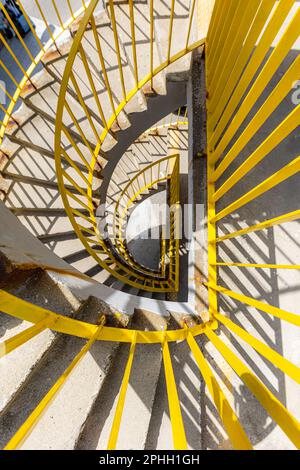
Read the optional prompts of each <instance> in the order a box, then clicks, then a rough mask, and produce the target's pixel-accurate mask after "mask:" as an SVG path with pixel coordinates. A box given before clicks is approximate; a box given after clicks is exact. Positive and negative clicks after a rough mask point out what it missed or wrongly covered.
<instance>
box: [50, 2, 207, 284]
mask: <svg viewBox="0 0 300 470" xmlns="http://www.w3.org/2000/svg"><path fill="white" fill-rule="evenodd" d="M97 4H98V2H97V0H92V1H91V2H90V4H89V6H88V8H87V11H86V14H85V16H84V19H83V20H82V21H81V23H80V25H79V29H78V31H77V33H76V36H75V38H74V43H73V46H72V49H71V51H70V54H69V58H68V61H67V64H66V68H65V73H64V77H63V80H62V86H61V90H60V96H59V102H58V108H57V119H56V132H55V158H56V171H57V177H58V183H59V187H60V192H61V195H62V198H63V202H64V206H65V209H66V212H67V214H68V217H69V219H70V221H71V223H72V225H73V227H74V230H75V231H76V233H77V235H78V237H79V238H80V240H81V241H82V243H83V245H84V246H85V248H86V250H87V251H88V252H89V254H90V255H91V256H93V257H94V259H95V260H96V261H97V262H98V263H99V264H100V266H102V267H103V268H104V269H105V270H107V271H108V272H109V273H110V274H112V275H113V276H115V277H116V278H117V279H119V280H121V281H123V282H124V283H126V284H129V285H132V286H133V287H136V288H139V289H144V290H148V291H153V290H157V291H160V292H170V291H172V289H174V286H170V285H169V284H168V283H164V284H163V285H161V284H158V285H157V286H156V287H155V288H154V285H149V283H148V281H147V279H145V278H144V277H142V276H139V275H136V273H135V272H134V271H133V270H132V269H130V268H128V266H127V265H126V264H125V263H121V262H120V261H119V259H117V258H116V257H115V256H114V255H113V253H111V250H110V249H109V248H108V247H107V245H106V243H105V241H104V240H103V238H102V236H101V233H100V232H99V230H98V222H99V221H98V217H97V214H96V210H95V205H94V201H93V184H94V170H95V166H96V164H97V162H98V159H99V156H100V155H101V153H102V152H103V148H105V147H106V144H107V141H108V140H107V139H109V138H110V137H111V131H112V129H113V128H115V126H116V124H117V125H119V126H120V121H121V117H122V113H124V110H126V106H127V105H128V103H130V102H131V101H132V100H134V99H135V98H136V96H138V93H139V90H142V89H143V88H144V86H145V85H146V84H147V83H149V82H150V83H151V84H152V85H151V86H153V78H154V77H156V76H157V75H159V74H160V73H161V72H163V71H164V69H166V68H167V67H168V66H169V65H171V64H173V63H174V62H175V61H177V60H179V59H180V58H182V57H184V56H185V55H186V54H188V53H190V52H191V51H193V50H194V49H196V48H197V47H198V46H200V45H202V44H203V43H204V40H199V41H197V42H195V43H193V44H190V37H191V25H192V22H193V19H194V16H195V11H196V9H195V5H194V4H195V2H194V1H193V2H191V7H192V8H191V9H190V15H189V16H188V21H187V25H186V29H187V37H186V42H185V47H184V48H183V49H182V50H179V51H178V52H177V53H175V54H173V55H171V51H172V50H174V42H173V43H172V39H173V36H174V31H173V22H174V12H175V8H176V2H174V1H171V2H170V22H169V38H168V53H167V57H166V60H164V61H163V62H162V63H161V64H160V65H159V66H157V67H154V59H153V54H154V40H155V38H154V26H155V21H156V20H155V11H154V2H150V3H149V16H150V30H149V35H150V37H149V47H150V62H149V72H148V73H147V74H146V75H145V76H143V77H141V76H140V72H139V70H140V69H139V57H138V55H137V52H136V47H137V44H136V38H135V23H134V14H135V8H136V6H135V4H134V2H129V17H130V25H131V41H132V51H133V53H132V57H133V65H134V67H133V68H134V79H135V86H134V87H133V88H131V89H127V87H128V84H127V82H126V79H125V72H126V67H125V65H124V60H123V59H122V52H121V49H120V41H119V31H118V24H117V18H116V7H115V5H114V2H113V1H109V2H108V13H109V17H110V21H111V29H112V32H113V38H114V51H113V52H110V60H112V61H116V64H117V70H118V83H119V84H120V88H121V91H120V95H119V96H118V97H116V93H115V90H112V88H111V81H110V77H109V75H110V73H109V67H108V65H107V60H106V61H105V57H104V47H103V39H102V37H101V35H100V34H99V31H98V29H97V18H96V17H95V15H94V11H95V8H96V6H97ZM90 26H91V28H90ZM91 29H92V35H91ZM87 35H89V36H88V40H87V41H86V40H85V39H86V37H87ZM91 40H92V41H93V42H94V43H95V45H96V49H97V54H98V59H99V65H100V72H101V75H102V76H103V80H104V82H105V89H104V90H102V92H101V98H99V97H98V94H97V92H96V90H95V87H94V85H93V83H92V77H93V71H92V68H91V66H90V64H89V62H88V61H84V60H83V61H82V64H83V67H84V69H85V73H86V76H87V80H86V82H87V83H90V94H91V96H92V100H94V101H95V105H98V108H99V104H100V105H101V104H102V101H103V102H104V101H106V98H108V100H107V101H108V102H109V103H110V109H109V110H107V111H106V112H105V113H104V111H103V109H102V112H103V113H104V114H105V116H104V117H105V119H103V118H102V121H103V127H102V128H99V127H97V126H96V125H95V122H94V121H93V119H92V117H91V116H90V114H89V111H88V109H87V107H86V105H85V103H84V99H83V97H82V96H81V92H80V86H79V84H78V83H76V81H75V69H74V67H75V64H76V58H77V57H78V56H79V55H80V56H82V55H83V54H84V51H85V47H86V46H87V44H88V41H91ZM172 44H173V45H172ZM171 45H172V47H171ZM69 84H72V85H73V87H74V89H75V91H76V94H77V95H78V96H79V100H80V102H81V107H82V111H83V119H84V120H85V121H86V124H87V126H88V127H89V130H90V131H91V134H92V135H93V140H94V147H93V148H91V147H90V146H89V147H88V149H87V150H88V152H87V153H86V155H87V156H86V158H87V160H88V161H87V162H83V163H84V164H85V165H86V168H87V170H88V176H87V177H86V176H85V175H84V174H83V172H82V171H81V170H80V169H79V168H78V167H77V165H76V161H75V160H74V159H73V161H72V159H71V157H70V155H69V154H68V152H67V151H66V149H65V148H64V145H63V140H64V138H65V136H67V138H68V140H69V141H70V138H69V136H68V135H66V132H67V131H66V127H65V125H64V117H65V115H68V117H70V118H71V119H72V121H73V122H74V125H75V127H76V129H77V131H78V132H79V133H80V135H81V136H82V138H84V132H83V129H82V126H81V124H80V123H79V121H78V120H77V119H76V117H75V113H74V112H72V108H71V105H70V103H69V102H68V93H67V89H68V86H69ZM130 86H131V85H130ZM102 108H103V107H102ZM99 113H100V110H99ZM100 115H101V114H100ZM185 119H186V116H185V117H184V119H183V120H184V121H185ZM177 122H178V123H179V122H180V120H179V117H178V119H177ZM70 143H71V145H72V146H73V149H75V150H76V152H77V153H78V157H79V158H80V160H81V161H83V159H82V152H79V150H78V149H77V148H76V147H74V145H73V143H72V142H70ZM64 160H67V161H68V162H69V164H70V167H69V170H68V169H65V168H64V165H63V161H64ZM72 168H73V170H74V171H75V172H76V175H77V176H78V177H79V180H80V184H78V183H77V181H76V178H77V176H76V178H74V177H73V174H74V171H73V170H72ZM71 171H72V172H73V174H72V175H71ZM65 183H67V184H71V185H73V186H74V187H75V188H76V189H77V191H79V192H80V197H79V198H78V197H76V199H75V198H74V196H73V195H72V193H70V192H68V191H66V189H65ZM82 186H84V187H86V189H85V190H82ZM79 201H80V202H79ZM78 203H79V204H80V205H81V206H82V207H83V208H84V209H86V208H87V207H88V215H84V216H82V217H81V215H80V212H78V210H77V209H76V208H75V205H77V206H78ZM86 233H89V237H86ZM97 245H98V247H99V250H98V251H100V254H101V256H100V255H99V253H98V252H97V249H95V248H94V246H97ZM176 247H177V245H176V244H175V245H174V246H173V249H174V250H175V249H176ZM104 254H105V256H102V255H104ZM172 269H174V268H172Z"/></svg>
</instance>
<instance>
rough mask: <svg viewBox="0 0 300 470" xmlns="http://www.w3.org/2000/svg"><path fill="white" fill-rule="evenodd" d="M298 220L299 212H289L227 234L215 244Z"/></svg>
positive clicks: (299, 217)
mask: <svg viewBox="0 0 300 470" xmlns="http://www.w3.org/2000/svg"><path fill="white" fill-rule="evenodd" d="M298 219H300V210H298V211H294V212H289V213H287V214H283V215H281V216H279V217H274V219H269V220H265V221H264V222H260V223H258V224H256V225H251V226H250V227H247V228H245V229H242V230H238V231H236V232H232V233H229V234H227V235H224V236H222V237H218V238H217V239H216V242H217V243H220V242H222V241H225V240H229V239H230V238H236V237H240V236H242V235H246V234H247V233H251V232H258V231H259V230H264V229H266V228H270V227H274V226H275V225H280V224H285V223H287V222H293V221H294V220H298Z"/></svg>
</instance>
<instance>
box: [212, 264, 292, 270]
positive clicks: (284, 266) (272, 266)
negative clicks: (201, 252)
mask: <svg viewBox="0 0 300 470" xmlns="http://www.w3.org/2000/svg"><path fill="white" fill-rule="evenodd" d="M216 266H220V267H222V266H223V267H228V268H230V267H232V268H256V269H296V270H298V269H300V265H299V264H249V263H216Z"/></svg>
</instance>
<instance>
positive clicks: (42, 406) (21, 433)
mask: <svg viewBox="0 0 300 470" xmlns="http://www.w3.org/2000/svg"><path fill="white" fill-rule="evenodd" d="M104 322H105V317H102V319H101V323H100V325H99V326H97V327H96V331H95V333H94V334H93V336H92V337H91V339H90V340H89V341H88V342H87V343H86V345H85V346H84V347H83V348H82V349H81V351H80V352H79V353H78V354H77V356H76V357H75V358H74V359H73V361H72V362H71V364H70V365H69V366H68V367H67V369H66V370H65V371H64V373H63V375H62V376H61V377H60V378H59V379H58V380H57V381H56V382H55V384H54V385H53V387H51V389H50V390H49V392H48V393H47V394H46V395H45V396H44V398H43V399H42V400H41V401H40V403H39V404H38V406H37V407H36V408H35V410H34V411H33V412H32V413H31V414H30V416H29V417H28V418H27V419H26V421H25V422H24V423H23V424H22V426H21V427H20V429H19V430H18V431H17V432H16V434H15V435H14V436H13V438H12V439H11V440H10V441H9V443H8V444H7V445H6V446H5V448H4V450H15V449H17V448H18V447H19V446H20V445H21V444H22V442H24V440H25V439H26V437H27V436H28V435H29V434H30V432H31V431H32V429H33V427H34V426H35V425H36V424H37V421H38V420H39V418H40V417H41V415H42V413H43V412H44V411H45V410H46V408H47V407H48V406H49V405H50V403H51V402H52V400H53V399H54V398H55V396H56V395H57V393H58V391H59V390H60V389H61V387H62V386H63V384H64V383H65V381H66V380H67V378H68V377H69V375H70V374H71V372H72V371H73V369H74V368H75V366H76V365H77V364H78V363H79V361H81V360H82V359H83V358H84V356H85V355H86V353H87V352H88V351H89V350H90V348H91V347H92V345H93V344H94V343H95V341H96V340H97V339H98V337H99V334H100V332H101V330H102V328H103V325H104Z"/></svg>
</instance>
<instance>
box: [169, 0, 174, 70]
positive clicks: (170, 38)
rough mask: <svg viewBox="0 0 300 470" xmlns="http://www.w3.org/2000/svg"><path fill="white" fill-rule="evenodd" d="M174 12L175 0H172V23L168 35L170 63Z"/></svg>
mask: <svg viewBox="0 0 300 470" xmlns="http://www.w3.org/2000/svg"><path fill="white" fill-rule="evenodd" d="M174 14H175V0H171V10H170V25H169V36H168V53H167V62H168V64H169V63H170V57H171V47H172V38H173V23H174Z"/></svg>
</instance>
